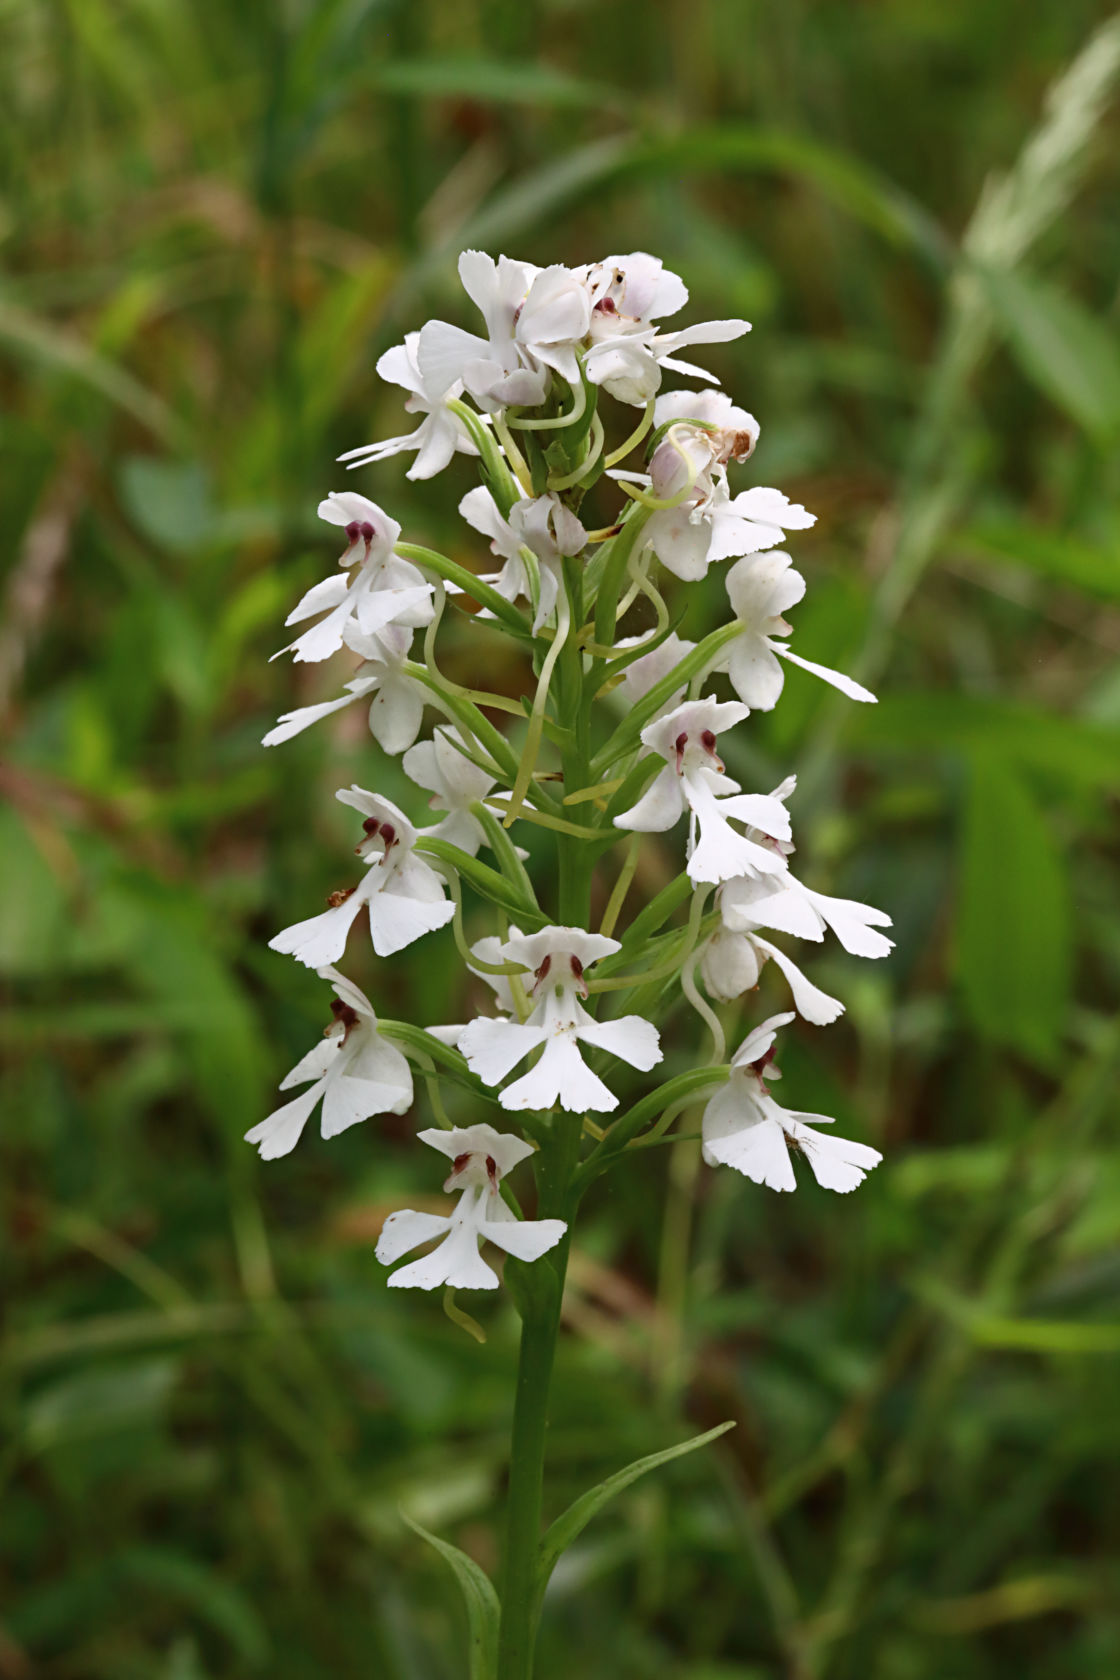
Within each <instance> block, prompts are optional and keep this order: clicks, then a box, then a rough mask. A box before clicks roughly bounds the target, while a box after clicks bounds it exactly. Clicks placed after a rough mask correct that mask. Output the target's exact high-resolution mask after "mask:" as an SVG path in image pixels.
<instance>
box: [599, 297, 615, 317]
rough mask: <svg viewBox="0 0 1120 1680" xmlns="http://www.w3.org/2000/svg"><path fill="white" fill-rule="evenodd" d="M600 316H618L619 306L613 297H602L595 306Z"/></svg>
mask: <svg viewBox="0 0 1120 1680" xmlns="http://www.w3.org/2000/svg"><path fill="white" fill-rule="evenodd" d="M595 308H596V309H597V310H598V312H599V314H600V315H617V314H618V305H617V304H616V303H615V301H614V299H613V298H612V297H601V298H600V299H599V301H598V303H597V304H596V305H595Z"/></svg>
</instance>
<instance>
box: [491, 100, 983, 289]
mask: <svg viewBox="0 0 1120 1680" xmlns="http://www.w3.org/2000/svg"><path fill="white" fill-rule="evenodd" d="M744 171H747V172H751V173H773V174H778V175H788V176H790V177H791V178H792V179H794V180H801V181H805V182H806V183H808V184H809V185H810V186H813V187H816V188H817V189H818V190H819V191H820V192H821V193H822V194H823V195H824V196H825V197H826V198H827V199H829V200H830V202H832V203H833V204H835V205H836V207H837V208H838V209H841V210H843V211H845V212H846V213H847V214H848V215H850V216H852V217H854V218H855V219H856V220H857V221H859V222H862V223H863V224H864V225H865V226H866V227H868V228H870V229H871V230H872V231H873V232H874V233H877V234H879V235H880V236H881V237H884V238H886V239H888V240H889V241H890V243H891V244H894V245H900V246H909V247H911V248H913V249H915V250H918V251H919V252H920V253H921V254H922V255H923V256H924V257H925V258H926V259H927V260H928V261H930V262H931V263H932V264H933V265H934V266H935V267H936V268H938V269H944V268H945V267H946V265H947V263H948V261H949V260H950V257H951V250H950V247H949V244H948V241H947V240H946V238H945V236H944V234H943V233H942V232H941V230H940V229H939V228H938V226H937V224H936V222H935V221H934V220H933V218H932V217H931V216H930V215H929V214H928V212H926V211H925V210H923V209H922V207H921V206H920V205H919V204H918V203H917V202H916V201H915V200H913V199H911V198H909V197H908V196H907V195H906V194H905V193H904V192H903V191H902V189H901V188H899V187H896V186H895V185H894V183H893V182H890V181H887V180H885V179H884V178H883V177H882V176H880V175H878V174H877V173H876V172H875V171H874V170H872V169H869V168H868V167H867V165H866V164H863V163H861V162H860V161H859V160H858V159H857V158H854V157H852V156H851V155H850V154H847V153H844V152H841V151H839V150H838V149H837V148H836V147H834V146H821V145H817V144H816V143H815V142H814V141H811V140H806V139H804V138H803V137H802V136H801V135H797V134H786V133H782V132H781V131H779V130H775V129H764V128H746V127H735V126H731V125H728V126H726V127H719V128H700V129H692V130H689V131H687V132H686V133H684V134H681V135H672V136H667V137H664V138H658V139H653V140H645V139H637V138H629V139H627V138H611V139H608V140H598V141H594V142H592V143H591V144H590V145H587V146H582V147H579V148H578V149H577V150H575V151H572V152H567V153H565V154H564V155H563V156H562V157H560V158H559V159H557V160H555V161H553V162H550V163H548V164H546V165H545V166H544V167H542V168H540V169H537V170H533V171H531V172H530V173H528V174H524V175H520V176H519V177H518V178H517V180H516V181H515V182H514V184H513V185H512V186H511V187H508V188H506V189H505V190H504V191H503V192H501V193H499V194H497V195H496V197H495V198H494V199H492V200H491V202H490V203H489V204H488V205H485V206H484V207H483V209H482V210H481V211H480V212H479V214H478V215H477V216H476V217H475V218H474V219H473V220H472V221H471V222H470V223H469V224H468V226H467V227H466V229H465V230H463V239H464V242H465V243H473V244H477V245H480V246H483V247H487V246H489V245H492V244H495V243H501V241H502V240H504V239H507V238H509V237H511V236H512V235H514V234H519V233H522V232H523V231H524V230H525V229H527V228H530V227H533V226H535V225H537V224H538V223H540V222H541V221H543V220H544V219H545V218H546V217H548V216H551V215H553V214H555V212H556V211H557V210H559V209H561V208H563V206H564V205H566V204H568V203H569V202H571V201H572V200H574V199H576V198H579V197H581V196H582V195H584V194H585V193H586V192H588V191H589V190H590V189H592V188H603V187H620V186H623V185H625V184H626V183H627V182H629V181H635V180H641V179H644V178H646V177H652V178H654V179H659V178H663V177H665V176H677V175H681V174H686V175H687V174H691V173H696V174H717V175H718V174H736V173H741V172H744Z"/></svg>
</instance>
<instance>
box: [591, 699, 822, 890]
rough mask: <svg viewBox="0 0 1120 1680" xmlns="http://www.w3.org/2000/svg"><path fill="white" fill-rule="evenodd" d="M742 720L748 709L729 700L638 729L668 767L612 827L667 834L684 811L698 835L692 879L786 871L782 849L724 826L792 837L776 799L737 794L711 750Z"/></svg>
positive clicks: (699, 703) (689, 708) (680, 710)
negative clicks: (732, 821)
mask: <svg viewBox="0 0 1120 1680" xmlns="http://www.w3.org/2000/svg"><path fill="white" fill-rule="evenodd" d="M746 716H747V707H746V706H741V705H739V704H738V702H736V701H734V700H730V701H726V702H722V703H721V702H720V701H717V700H690V701H687V702H686V703H685V704H684V705H683V706H678V707H677V708H676V709H675V711H672V712H669V713H668V714H667V715H666V716H665V717H662V718H658V719H657V720H656V721H655V722H653V723H651V724H648V725H647V727H646V728H645V729H643V730H642V741H643V743H644V744H645V745H646V746H647V747H649V748H650V750H651V751H652V752H655V753H657V754H659V755H660V757H662V758H663V759H664V760H665V769H664V770H662V771H661V772H660V774H659V775H658V777H657V779H656V780H655V781H654V783H653V784H652V786H651V787H649V788H647V790H646V792H645V793H644V794H643V795H642V797H641V799H639V801H638V803H637V804H636V805H634V806H633V807H632V808H631V809H630V810H629V811H624V812H623V814H622V815H621V816H618V817H616V818H615V819H614V821H615V827H616V828H631V829H638V830H640V831H641V832H643V833H651V832H658V831H661V830H664V829H668V828H672V827H673V824H674V823H675V822H676V821H677V819H678V818H679V817H680V816H681V815H682V814H683V812H684V811H685V810H686V809H687V810H689V811H690V812H691V813H692V819H693V827H694V828H696V829H698V832H699V837H698V838H697V839H695V841H694V844H693V845H692V846H691V855H690V857H689V860H688V874H689V876H690V878H691V879H692V880H693V881H727V880H730V879H731V877H732V876H734V875H744V874H763V875H772V874H776V873H778V872H780V871H781V870H784V869H785V868H786V861H785V857H784V856H783V855H782V853H781V852H780V851H778V850H776V849H774V848H772V847H770V846H765V845H762V844H760V843H759V842H758V841H756V840H751V839H748V838H747V837H746V836H745V835H742V834H738V833H736V831H735V830H734V829H733V828H732V827H731V824H730V822H729V820H728V819H729V818H732V817H734V818H736V819H738V820H739V821H741V822H745V823H749V824H750V825H751V826H752V827H753V828H756V829H759V830H760V831H761V832H762V833H763V834H765V835H770V836H772V837H773V838H774V839H775V840H788V839H789V835H790V826H789V815H788V813H787V811H786V809H785V806H784V805H783V804H782V802H781V800H780V799H776V798H774V796H773V795H771V794H763V793H741V792H740V791H739V783H738V782H736V781H733V780H732V778H731V777H730V776H728V775H726V774H725V772H724V767H723V761H722V759H721V758H720V757H719V754H718V753H717V752H716V738H717V736H718V734H719V733H720V731H721V730H723V729H728V728H730V727H731V725H732V724H736V723H739V722H741V720H742V719H743V718H745V717H746Z"/></svg>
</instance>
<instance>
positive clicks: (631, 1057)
mask: <svg viewBox="0 0 1120 1680" xmlns="http://www.w3.org/2000/svg"><path fill="white" fill-rule="evenodd" d="M620 949H621V947H620V945H619V943H618V941H617V940H616V939H606V938H604V937H603V936H602V935H601V934H597V933H585V932H584V931H583V930H582V929H581V928H566V927H546V928H542V929H541V931H540V932H539V933H533V934H527V935H526V934H522V935H519V936H516V937H513V938H510V939H507V940H506V941H505V943H504V944H503V945H501V946H500V947H499V952H500V960H502V961H505V962H520V963H524V964H525V967H526V968H527V969H529V970H531V972H532V983H531V985H529V984H528V982H527V989H528V991H529V996H530V999H531V1000H532V1004H533V1007H532V1012H531V1013H530V1015H529V1018H528V1020H527V1021H525V1022H519V1021H513V1020H506V1019H497V1020H494V1019H487V1018H486V1017H484V1016H479V1017H478V1018H477V1019H476V1020H474V1021H471V1022H470V1023H469V1025H468V1026H467V1028H466V1030H465V1031H464V1032H463V1034H462V1035H461V1037H460V1039H459V1049H460V1050H461V1051H462V1053H463V1055H464V1056H465V1057H466V1058H467V1063H468V1065H469V1066H470V1068H471V1070H472V1072H474V1073H477V1074H478V1076H479V1078H480V1079H482V1080H484V1081H485V1083H486V1084H487V1085H498V1084H500V1083H501V1081H502V1080H503V1079H504V1078H505V1077H506V1075H507V1073H509V1072H511V1071H512V1069H513V1068H515V1067H516V1066H517V1064H518V1062H521V1061H524V1059H525V1057H526V1056H528V1055H529V1053H530V1052H531V1051H533V1050H536V1049H538V1048H541V1047H543V1050H544V1054H543V1055H542V1057H541V1059H540V1061H539V1062H538V1063H537V1064H536V1066H535V1067H534V1068H532V1069H531V1070H530V1071H529V1072H528V1073H526V1074H523V1075H522V1077H521V1078H520V1079H518V1080H516V1081H515V1082H514V1084H512V1085H510V1086H507V1088H506V1089H505V1090H504V1091H503V1092H502V1093H501V1096H500V1097H499V1099H498V1100H499V1101H500V1103H501V1105H502V1107H503V1108H509V1109H518V1108H535V1109H546V1108H552V1107H553V1106H554V1105H555V1104H556V1103H559V1104H560V1106H561V1107H562V1108H566V1109H569V1110H570V1111H572V1112H575V1113H580V1112H582V1111H583V1110H584V1109H588V1108H591V1109H596V1110H598V1111H601V1112H603V1111H606V1110H608V1109H612V1108H617V1106H618V1098H617V1097H616V1096H615V1095H614V1094H613V1093H612V1092H611V1091H610V1090H608V1088H607V1087H606V1085H604V1083H603V1081H602V1080H601V1079H600V1078H599V1076H598V1075H597V1074H595V1073H592V1071H591V1069H590V1068H589V1067H588V1066H587V1064H586V1063H585V1062H584V1060H583V1057H582V1056H581V1055H580V1053H579V1048H578V1046H579V1044H580V1043H584V1044H590V1045H594V1046H596V1047H597V1048H598V1049H600V1050H607V1051H609V1052H610V1054H611V1055H612V1056H621V1058H622V1060H623V1061H625V1062H629V1063H630V1065H631V1067H636V1068H640V1069H641V1070H642V1071H643V1072H645V1071H647V1070H648V1069H649V1068H651V1067H653V1066H654V1065H655V1064H656V1063H657V1062H659V1061H660V1060H661V1048H660V1044H659V1040H658V1033H657V1029H656V1027H653V1026H651V1025H650V1023H649V1022H648V1021H643V1020H642V1019H641V1017H640V1016H638V1015H624V1016H622V1017H621V1019H619V1020H617V1021H596V1020H594V1019H593V1018H592V1017H591V1016H590V1015H589V1014H588V1013H587V1012H586V1010H584V1009H583V1008H582V1007H581V1006H580V1002H579V999H580V998H581V997H586V996H587V986H586V983H585V982H584V979H583V974H584V970H585V968H587V967H588V966H590V964H591V963H593V962H597V961H598V959H599V958H600V957H607V956H610V955H611V954H612V953H613V952H614V951H617V950H620Z"/></svg>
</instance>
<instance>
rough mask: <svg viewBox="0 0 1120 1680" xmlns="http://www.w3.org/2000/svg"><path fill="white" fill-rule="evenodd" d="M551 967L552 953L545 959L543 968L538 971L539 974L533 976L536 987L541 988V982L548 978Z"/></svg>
mask: <svg viewBox="0 0 1120 1680" xmlns="http://www.w3.org/2000/svg"><path fill="white" fill-rule="evenodd" d="M551 967H552V956H551V953H550V954H549V955H548V956H547V957H545V959H544V961H543V962H542V964H541V966H540V967H539V968H538V969H537V972H536V973H535V974H534V975H533V982H534V985H537V986H539V985H540V983H541V981H542V980H544V979H546V978H547V977H548V971H549V969H550V968H551Z"/></svg>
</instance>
